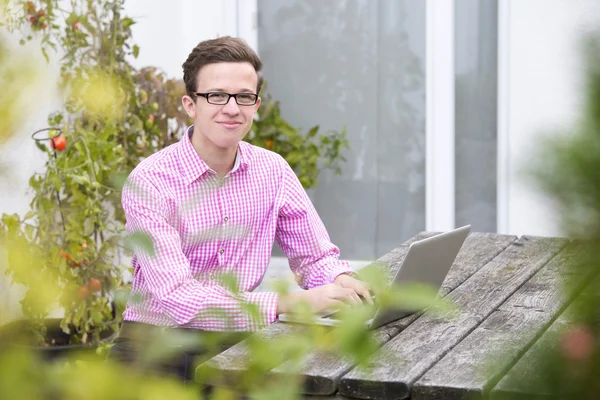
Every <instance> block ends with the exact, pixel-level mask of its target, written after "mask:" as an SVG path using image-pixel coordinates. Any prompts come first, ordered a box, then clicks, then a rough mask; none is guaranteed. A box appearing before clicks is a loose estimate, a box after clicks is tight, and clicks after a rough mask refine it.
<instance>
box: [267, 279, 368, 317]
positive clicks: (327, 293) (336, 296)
mask: <svg viewBox="0 0 600 400" xmlns="http://www.w3.org/2000/svg"><path fill="white" fill-rule="evenodd" d="M300 303H306V304H308V305H309V306H310V309H311V311H312V312H314V313H320V312H322V311H326V310H335V309H340V308H342V307H344V306H345V305H359V304H362V300H361V299H360V297H359V296H358V294H357V293H356V291H355V290H354V289H351V288H345V287H342V286H340V285H338V284H335V283H332V284H329V285H323V286H319V287H316V288H313V289H309V290H304V291H302V292H292V293H289V294H288V295H286V296H281V297H280V298H279V303H278V304H277V315H279V314H282V313H289V312H293V311H294V309H295V308H296V307H297V306H298V305H299V304H300Z"/></svg>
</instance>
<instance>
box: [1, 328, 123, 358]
mask: <svg viewBox="0 0 600 400" xmlns="http://www.w3.org/2000/svg"><path fill="white" fill-rule="evenodd" d="M60 322H61V319H60V318H47V319H45V320H44V323H45V325H46V343H51V344H49V345H36V344H33V339H32V335H28V334H27V333H28V332H29V331H30V329H28V325H30V322H29V321H28V320H23V319H21V320H16V321H12V322H9V323H8V324H5V325H2V326H0V343H2V344H6V343H10V345H12V346H17V347H22V348H26V349H29V350H31V351H33V352H36V353H38V355H39V356H40V357H41V358H42V359H44V360H48V361H53V360H56V359H59V358H64V357H67V356H69V355H71V354H74V353H77V354H82V353H91V354H93V353H94V352H95V351H96V347H97V346H98V345H99V344H100V342H102V343H110V342H112V341H113V340H114V339H115V338H116V337H117V334H118V332H116V331H114V330H112V329H107V330H104V331H102V332H101V333H100V342H91V343H85V344H77V343H76V344H73V343H72V336H73V335H70V334H66V333H65V332H63V330H62V329H61V328H60Z"/></svg>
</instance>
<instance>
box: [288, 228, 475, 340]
mask: <svg viewBox="0 0 600 400" xmlns="http://www.w3.org/2000/svg"><path fill="white" fill-rule="evenodd" d="M470 230H471V225H466V226H463V227H460V228H457V229H454V230H452V231H449V232H444V233H440V234H438V235H435V236H432V237H430V238H427V239H422V240H419V241H416V242H414V243H412V244H411V245H410V246H409V248H408V252H407V253H406V256H405V257H404V260H403V261H402V264H401V265H400V268H399V269H398V272H396V275H395V277H394V279H393V283H392V285H399V284H410V283H420V284H426V285H429V286H431V287H432V288H434V289H436V290H438V291H439V289H440V287H441V286H442V283H443V282H444V279H446V276H447V275H448V271H450V267H451V266H452V264H453V263H454V260H455V259H456V255H457V254H458V252H459V250H460V249H461V247H462V245H463V243H464V241H465V239H466V238H467V236H468V235H469V232H470ZM375 304H376V305H375V307H373V317H372V318H369V319H367V321H366V324H367V327H368V328H369V329H375V328H379V327H380V326H383V325H385V324H387V323H390V322H392V321H396V320H398V319H400V318H403V317H406V316H408V315H411V314H413V313H415V312H418V311H421V310H417V309H382V308H380V307H378V306H377V301H375ZM336 314H337V312H329V313H327V314H325V315H317V316H316V318H312V319H309V320H307V319H305V318H301V317H300V316H299V315H296V314H292V313H287V314H285V313H284V314H280V315H279V321H282V322H293V323H310V324H318V325H327V326H336V325H339V324H340V323H341V322H342V321H341V320H340V319H338V318H336Z"/></svg>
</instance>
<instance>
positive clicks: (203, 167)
mask: <svg viewBox="0 0 600 400" xmlns="http://www.w3.org/2000/svg"><path fill="white" fill-rule="evenodd" d="M193 133H194V125H192V126H190V127H189V128H188V129H187V130H186V132H185V135H183V137H182V138H181V141H180V146H179V148H180V152H179V154H180V160H181V165H182V166H183V173H184V174H185V176H186V183H187V184H188V185H189V184H190V183H192V182H193V181H195V180H196V179H198V178H200V177H201V176H202V175H204V174H205V173H206V172H208V171H211V169H210V168H209V166H208V165H207V164H206V162H204V160H203V159H202V157H200V155H199V154H198V153H197V152H196V149H194V146H193V145H192V141H191V137H192V134H193ZM252 153H253V152H252V145H251V144H249V143H246V142H244V141H241V142H240V143H239V145H238V150H237V153H236V155H235V162H234V165H233V168H232V169H231V171H230V172H229V174H228V175H230V174H233V173H235V172H236V171H238V170H239V171H245V170H247V169H248V167H249V166H250V159H251V156H252Z"/></svg>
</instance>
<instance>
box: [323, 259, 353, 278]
mask: <svg viewBox="0 0 600 400" xmlns="http://www.w3.org/2000/svg"><path fill="white" fill-rule="evenodd" d="M341 274H348V275H350V276H352V277H353V278H356V276H357V275H356V273H355V272H354V271H352V268H351V267H350V263H348V262H347V261H341V262H340V264H339V265H338V266H336V267H335V268H333V269H331V271H329V282H328V283H333V282H334V281H335V278H337V277H338V276H340V275H341Z"/></svg>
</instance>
